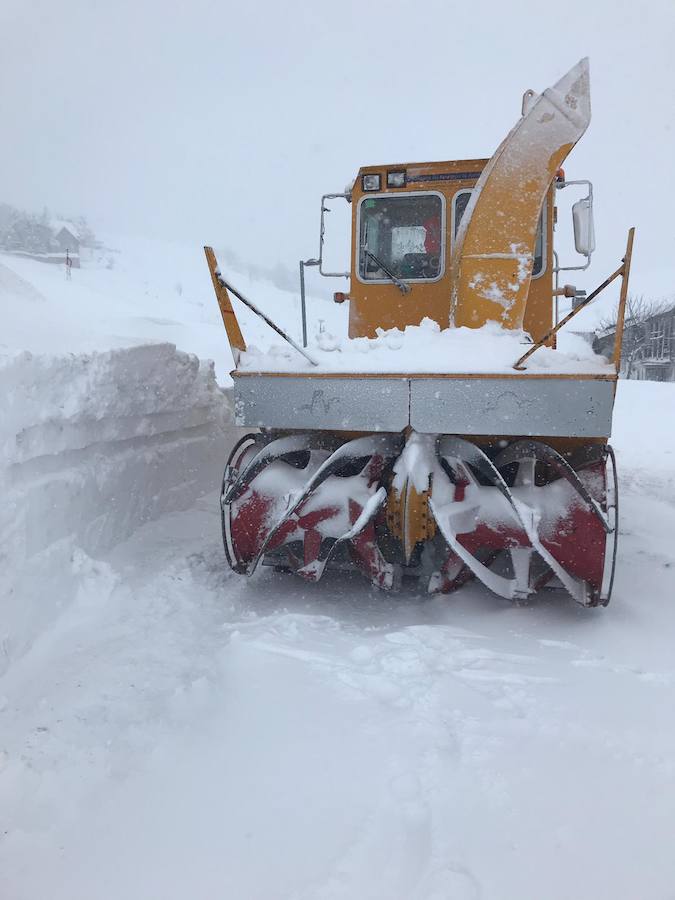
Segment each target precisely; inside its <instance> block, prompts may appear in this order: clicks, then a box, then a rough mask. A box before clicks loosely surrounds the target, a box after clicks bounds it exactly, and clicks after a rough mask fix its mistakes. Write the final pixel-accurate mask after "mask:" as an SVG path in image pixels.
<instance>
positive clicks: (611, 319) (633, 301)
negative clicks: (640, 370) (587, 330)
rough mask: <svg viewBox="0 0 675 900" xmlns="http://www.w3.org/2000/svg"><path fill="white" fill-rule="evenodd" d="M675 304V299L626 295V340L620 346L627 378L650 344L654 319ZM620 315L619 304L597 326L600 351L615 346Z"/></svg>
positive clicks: (597, 340) (622, 365)
mask: <svg viewBox="0 0 675 900" xmlns="http://www.w3.org/2000/svg"><path fill="white" fill-rule="evenodd" d="M674 308H675V299H672V298H671V299H670V300H653V299H649V298H646V297H645V296H644V295H642V294H641V295H640V296H636V295H635V294H629V295H628V297H627V298H626V314H625V319H624V332H623V343H622V346H621V369H622V371H623V372H624V374H625V377H626V378H631V377H632V375H633V371H634V368H635V363H636V362H637V360H639V359H640V357H641V356H642V355H643V354H644V351H645V350H646V348H647V347H648V344H649V341H650V336H651V329H652V322H653V320H654V319H657V318H658V317H659V316H661V315H664V314H665V313H668V312H671V311H672V310H673V309H674ZM618 318H619V304H618V302H617V303H616V304H615V305H614V308H613V309H612V310H611V311H610V312H609V313H608V314H607V315H606V316H605V317H604V318H603V319H601V320H600V322H599V324H598V327H597V329H596V335H597V337H596V342H595V344H596V347H597V349H599V351H600V352H606V351H607V350H608V349H611V350H613V348H614V342H615V338H616V326H617V322H618Z"/></svg>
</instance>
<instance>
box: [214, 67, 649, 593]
mask: <svg viewBox="0 0 675 900" xmlns="http://www.w3.org/2000/svg"><path fill="white" fill-rule="evenodd" d="M589 120H590V93H589V69H588V61H587V60H585V59H584V60H581V62H580V63H578V64H577V65H576V66H575V67H574V68H572V69H571V70H570V71H569V72H568V73H567V74H566V75H565V76H564V77H563V78H561V79H560V80H559V81H558V82H557V83H556V84H555V85H554V86H553V87H551V88H549V89H547V90H545V91H544V92H543V93H541V94H536V93H535V92H534V91H531V90H529V91H526V93H525V95H524V96H523V102H522V114H521V117H520V118H519V120H518V121H517V123H516V124H515V126H514V127H513V129H512V130H511V132H510V133H509V134H508V136H507V137H506V138H505V139H504V141H503V142H502V143H501V145H500V146H499V147H498V148H497V150H496V151H495V153H494V155H493V156H492V157H491V158H490V159H470V160H456V161H443V162H430V163H408V164H401V165H375V166H366V167H363V168H361V169H360V170H359V173H358V175H357V177H356V179H355V181H354V182H353V184H352V186H351V187H350V188H349V189H348V190H347V191H346V192H345V193H342V194H326V195H324V197H323V198H322V203H321V233H320V240H319V247H320V251H319V256H318V258H315V259H310V260H307V261H305V262H301V263H300V276H301V298H302V305H301V310H302V329H303V330H302V333H303V339H302V342H301V341H300V338H299V334H300V329H299V327H298V329H297V332H296V333H297V334H298V337H297V339H294V338H293V337H292V336H290V335H289V334H288V333H287V331H288V329H287V330H286V331H284V330H283V329H282V328H281V327H280V326H279V325H278V324H277V323H276V322H275V321H273V319H272V318H270V317H269V316H268V314H267V313H264V312H262V311H261V310H260V309H259V308H258V307H257V306H256V305H255V304H254V303H253V302H252V300H250V299H249V298H248V297H246V296H244V295H243V294H242V293H241V291H239V290H237V288H236V287H235V286H234V285H233V284H232V283H231V282H230V281H229V280H228V278H227V277H226V276H225V275H224V274H223V273H222V272H221V270H220V269H219V267H218V262H217V260H216V257H215V255H214V253H213V250H212V249H211V248H210V247H206V248H205V252H206V257H207V261H208V265H209V269H210V272H211V277H212V281H213V286H214V290H215V293H216V297H217V300H218V303H219V306H220V310H221V313H222V317H223V322H224V325H225V329H226V331H227V335H228V338H229V342H230V345H231V348H232V352H233V357H234V360H235V370H234V371H233V372H232V376H233V381H234V398H235V421H236V423H237V425H241V426H247V427H249V428H252V429H254V431H253V432H252V433H250V434H247V435H246V436H245V437H243V438H242V439H241V440H240V441H239V442H238V443H237V445H236V446H235V447H234V449H233V450H232V453H231V455H230V458H229V461H228V464H227V467H226V470H225V476H224V481H223V487H222V495H221V508H222V523H223V538H224V545H225V553H226V557H227V560H228V563H229V565H230V566H231V568H232V569H233V570H234V571H235V572H237V573H240V574H246V575H251V574H252V573H253V572H254V571H255V570H256V567H257V566H258V565H259V564H260V563H263V564H267V565H272V566H275V567H276V568H277V569H278V570H280V571H285V572H293V573H295V574H297V575H298V576H301V577H302V578H304V579H307V580H310V581H316V580H318V579H319V578H320V577H321V576H322V574H323V572H324V570H325V569H326V567H327V566H331V567H335V568H340V567H349V568H350V569H356V570H360V572H361V573H362V574H363V575H365V577H366V578H367V579H369V580H370V581H371V582H372V583H373V584H374V585H376V586H377V587H379V588H383V589H385V590H386V589H391V588H392V587H396V586H398V585H399V584H400V581H401V579H402V578H403V577H405V576H411V577H416V578H418V579H420V581H421V582H422V584H423V585H424V587H425V588H426V589H428V590H429V591H430V592H443V593H450V592H452V591H454V590H456V589H457V588H459V587H461V586H462V585H464V584H466V583H467V582H468V581H470V580H472V579H477V580H479V581H480V582H482V583H483V584H484V585H486V586H487V588H489V589H490V590H491V591H493V592H495V593H496V594H498V595H500V596H501V597H504V598H506V599H507V600H509V601H513V602H522V601H525V600H527V598H529V597H531V596H533V595H535V594H537V593H538V592H540V591H542V590H543V589H550V588H554V589H557V590H565V591H567V592H568V593H569V594H570V595H571V596H572V597H573V598H574V600H576V601H577V602H578V603H580V604H581V605H583V606H587V607H592V606H598V605H607V603H608V602H609V598H610V594H611V590H612V582H613V576H614V564H615V557H616V542H617V476H616V469H615V463H614V455H613V453H612V450H611V447H610V446H609V444H608V439H609V436H610V432H611V421H612V410H613V404H614V394H615V389H616V382H617V377H618V374H617V373H618V368H619V360H620V353H621V340H622V334H623V316H624V310H625V305H626V296H627V286H628V276H629V270H630V260H631V253H632V244H633V233H634V229H630V231H629V233H628V242H627V246H626V251H625V255H624V257H623V259H622V261H621V265H620V266H619V267H618V268H617V269H616V271H614V272H613V273H612V274H611V275H610V276H609V277H608V278H607V279H605V281H604V282H603V283H602V284H600V285H599V287H597V288H596V289H595V290H593V291H592V292H590V293H588V294H587V293H586V292H585V291H581V290H577V289H576V288H575V287H574V286H572V285H569V284H566V285H564V286H560V283H559V282H560V272H562V271H564V270H566V269H586V268H587V267H588V265H589V263H590V257H591V253H592V252H593V249H594V246H595V238H594V232H593V219H592V187H591V185H590V182H588V181H567V180H566V179H565V174H564V172H563V170H562V169H561V165H562V163H563V161H564V160H565V158H566V156H567V155H568V153H569V152H570V150H571V149H572V148H573V147H574V145H575V144H576V142H577V141H578V140H579V138H580V137H581V136H582V135H583V134H584V132H585V130H586V128H587V126H588V124H589ZM572 185H576V186H577V188H576V191H577V193H579V194H582V193H583V194H584V195H585V196H580V199H579V200H577V202H575V203H574V204H573V206H572V219H573V236H574V249H575V252H576V253H577V254H581V256H580V257H579V258H578V261H579V263H580V264H579V265H576V266H561V265H560V263H559V253H558V252H557V251H556V250H555V249H554V245H553V234H554V224H555V223H556V219H557V209H556V197H557V196H558V195H559V192H560V191H561V190H562V189H567V188H569V187H570V186H572ZM581 188H583V190H581ZM569 193H571V194H573V195H574V191H570V192H569ZM569 193H568V195H567V197H569ZM337 198H341V199H344V200H345V201H347V203H349V204H351V223H352V225H351V229H352V230H351V248H352V252H351V267H350V271H349V272H340V273H330V272H326V271H324V269H325V258H324V232H325V229H324V217H325V214H326V213H327V212H329V211H330V210H329V208H328V207H327V206H326V202H327V201H328V200H335V199H337ZM570 248H571V234H570ZM570 252H571V249H570ZM583 257H585V259H583ZM306 266H316V267H317V269H318V271H319V272H320V274H322V275H332V276H340V277H346V278H348V279H349V289H348V291H346V292H339V293H336V294H335V296H334V299H335V301H336V302H337V303H343V304H346V305H344V306H341V307H339V308H338V307H333V306H330V307H329V309H331V310H334V311H335V313H336V314H337V313H342V312H344V313H345V319H346V318H347V316H346V310H347V309H348V321H349V325H348V336H347V335H345V336H344V337H343V339H342V343H341V344H340V343H339V342H338V344H339V346H337V348H335V347H332V348H331V347H328V348H326V344H327V342H326V340H325V337H326V336H325V334H324V335H323V336H322V335H317V337H316V338H315V339H314V343H313V342H312V341H310V342H309V344H308V341H307V328H306V317H305V294H304V268H305V267H306ZM615 280H616V282H617V284H620V294H619V305H618V310H619V313H618V322H617V329H616V346H615V350H614V357H613V359H612V360H607V359H604V358H600V357H597V356H596V355H595V354H594V353H593V351H592V350H591V349H590V347H589V348H588V354H589V355H588V357H587V358H586V357H584V356H583V354H582V355H581V357H580V356H578V355H577V356H576V357H572V358H570V356H569V354H568V355H565V353H564V352H563V351H562V349H560V344H557V341H558V332H559V331H560V329H561V328H563V327H564V326H565V325H566V324H567V323H568V322H569V321H570V320H571V319H572V318H573V317H574V316H576V315H577V314H578V313H579V312H580V311H581V310H582V309H584V308H585V307H586V306H587V305H588V304H589V303H590V302H592V301H593V300H594V299H595V298H596V296H597V295H598V294H599V293H600V292H601V291H603V290H604V289H605V288H606V287H607V286H608V285H609V284H610V283H611V282H614V281H615ZM233 297H234V298H236V299H238V301H239V302H240V303H241V304H242V305H243V306H245V307H248V308H249V309H250V310H252V311H253V312H254V313H255V314H256V315H258V316H260V317H261V318H262V319H263V320H264V321H265V322H266V323H267V325H268V326H270V327H271V328H273V329H274V330H275V331H276V332H277V335H279V336H280V337H281V339H282V340H283V341H284V342H285V344H283V346H284V348H285V352H286V355H285V356H283V354H281V356H280V355H279V354H277V355H274V354H268V356H264V355H260V354H258V355H256V354H252V353H251V352H250V350H251V348H249V351H247V345H246V342H245V340H244V337H243V335H242V332H241V329H240V326H239V323H238V320H237V316H236V312H235V307H234V306H233V299H232V298H233ZM565 298H568V299H567V301H566V300H565ZM316 302H322V303H325V304H327V303H328V301H316ZM563 307H564V308H563ZM268 312H269V310H268ZM247 315H249V314H248V313H247ZM422 326H424V327H422ZM424 328H426V329H427V331H424ZM413 332H414V333H415V334H417V341H418V343H417V344H415V346H416V347H417V351H416V353H415V354H412V355H411V354H410V353H408V354H406V353H405V352H404V350H405V342H406V341H407V340H408V335H409V334H413ZM425 334H426V335H427V336H428V341H427V339H426V338H425V337H424V335H425ZM420 335H421V338H420ZM321 337H323V338H324V339H323V340H319V338H321ZM411 340H412V338H411ZM578 340H579V341H581V339H580V338H579V339H578ZM420 341H421V343H420ZM561 343H562V342H561ZM352 345H353V346H354V347H357V349H358V350H359V352H355V353H351V355H350V347H351V346H352ZM385 345H386V346H385ZM401 346H402V347H403V350H399V353H398V356H397V354H396V348H397V347H401ZM364 347H365V350H366V352H365V353H364V352H363V351H364ZM391 347H393V348H394V349H391ZM427 347H428V352H427V349H426V348H427ZM387 348H389V349H387ZM439 348H440V349H439ZM443 348H446V350H445V351H444V350H443ZM467 348H468V349H467ZM330 349H332V350H333V352H332V353H329V352H328V350H330ZM511 349H513V352H512V353H511V355H510V356H509V357H508V363H507V364H504V359H505V353H507V351H509V350H511ZM369 350H373V353H371V354H370V355H369ZM378 353H381V356H382V360H383V362H382V364H381V365H379V366H378V367H376V368H373V365H372V363H371V362H370V360H371V358H375V357H376V356H377V354H378ZM280 358H283V360H284V362H283V365H277V363H275V360H278V359H280ZM359 359H363V360H367V361H368V365H363V366H359V364H358V360H359ZM538 359H539V360H540V362H539V363H538V362H537V360H538ZM293 360H295V361H296V362H295V363H294V362H293ZM354 360H356V363H354ZM558 360H559V362H558ZM261 361H262V362H261Z"/></svg>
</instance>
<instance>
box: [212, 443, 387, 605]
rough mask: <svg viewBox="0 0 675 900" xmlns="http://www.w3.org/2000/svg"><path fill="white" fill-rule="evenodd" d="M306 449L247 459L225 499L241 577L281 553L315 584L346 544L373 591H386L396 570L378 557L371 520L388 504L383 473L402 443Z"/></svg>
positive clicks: (277, 446) (272, 448)
mask: <svg viewBox="0 0 675 900" xmlns="http://www.w3.org/2000/svg"><path fill="white" fill-rule="evenodd" d="M308 444H309V441H308V438H307V436H294V437H293V438H282V439H279V440H278V441H272V442H271V443H270V444H268V445H267V446H266V447H264V448H262V450H260V451H259V452H258V454H257V455H255V456H252V455H249V457H248V458H247V459H246V460H245V461H244V463H245V465H244V467H243V469H242V471H241V474H239V475H238V476H237V477H236V478H234V479H233V481H232V485H231V486H230V487H229V489H228V490H227V491H225V492H224V494H223V503H224V506H225V507H228V508H229V510H230V512H231V517H230V527H229V530H230V533H231V535H232V542H233V543H234V544H235V546H237V547H238V548H239V549H240V550H241V547H242V545H243V546H244V552H240V553H239V557H240V562H241V564H242V567H243V570H244V571H245V572H246V573H247V574H249V575H250V574H252V573H253V572H254V571H255V569H256V568H257V566H258V564H259V563H260V561H261V560H262V559H263V557H264V556H265V555H266V554H268V553H273V552H276V551H278V550H280V549H282V548H283V549H284V550H285V551H286V556H287V559H288V561H289V563H290V565H291V567H292V568H293V569H294V570H295V571H296V573H297V574H299V575H301V576H302V577H304V578H306V579H308V580H312V581H315V580H318V579H319V578H320V577H321V575H322V573H323V571H324V569H325V567H326V565H327V563H328V562H329V560H330V558H331V557H332V556H333V554H334V553H335V551H336V549H337V548H338V547H339V546H340V545H341V544H346V545H348V546H349V549H350V553H351V555H352V557H353V558H354V560H355V562H356V563H357V565H358V566H359V567H360V568H362V569H363V570H364V571H365V572H366V574H367V575H368V577H370V578H371V580H372V581H373V582H374V583H376V584H377V585H378V586H380V587H385V588H387V587H391V585H392V583H393V566H391V565H389V564H388V563H386V562H385V560H384V557H383V556H382V554H381V553H380V551H379V548H378V546H377V541H376V538H375V529H374V524H373V519H374V517H375V516H376V515H377V513H378V511H379V509H380V508H381V506H382V504H383V503H384V501H385V499H386V491H385V490H384V488H380V484H379V482H380V478H381V475H382V472H383V469H384V467H385V466H386V465H387V464H388V463H389V461H390V460H391V459H392V458H393V457H394V456H396V455H397V453H398V452H399V451H400V447H401V438H400V437H398V436H395V435H387V434H383V435H372V436H369V437H363V438H357V439H356V440H353V441H349V442H348V443H346V444H342V445H341V446H339V447H337V449H335V450H333V452H332V453H331V452H330V451H329V450H327V449H326V447H325V446H323V447H320V448H317V447H311V446H308ZM298 546H299V547H300V555H298V551H297V549H296V548H297V547H298Z"/></svg>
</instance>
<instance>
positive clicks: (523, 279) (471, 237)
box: [452, 59, 590, 328]
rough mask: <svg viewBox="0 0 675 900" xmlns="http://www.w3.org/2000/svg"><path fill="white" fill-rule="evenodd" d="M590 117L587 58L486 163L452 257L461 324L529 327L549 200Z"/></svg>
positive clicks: (539, 102)
mask: <svg viewBox="0 0 675 900" xmlns="http://www.w3.org/2000/svg"><path fill="white" fill-rule="evenodd" d="M589 121H590V98H589V82H588V60H585V59H584V60H581V62H580V63H578V64H577V65H576V66H575V67H574V68H573V69H571V70H570V71H569V72H568V73H567V74H566V75H565V76H564V77H563V78H561V79H560V81H558V82H557V84H555V85H554V87H552V88H549V89H548V90H546V91H544V93H543V94H541V95H540V96H539V97H537V98H535V99H533V100H532V101H531V104H530V108H529V110H527V112H526V114H525V115H524V116H523V117H522V118H521V119H520V120H519V122H518V123H517V124H516V126H515V127H514V128H513V130H512V131H511V133H510V134H509V135H508V136H507V137H506V139H505V140H504V141H503V142H502V144H501V145H500V147H499V148H498V149H497V151H496V152H495V154H494V156H493V157H492V159H491V160H490V161H489V162H488V164H487V165H486V166H485V168H484V169H483V172H482V174H481V176H480V178H479V179H478V182H477V184H476V190H475V192H474V195H473V197H472V198H471V201H470V203H469V206H468V208H467V211H466V213H465V214H464V218H463V219H462V225H461V227H460V232H459V235H458V242H457V247H456V249H455V253H454V255H453V272H452V278H453V294H452V303H453V318H454V323H455V325H457V326H460V325H467V326H469V327H474V328H478V327H480V326H481V325H484V324H485V323H486V322H488V321H498V322H500V323H502V324H503V325H504V326H505V327H507V328H522V327H523V325H524V321H525V309H526V303H527V297H528V292H529V289H530V281H531V276H532V264H533V257H534V245H535V236H536V229H537V222H538V219H539V215H540V213H541V209H542V205H543V203H544V199H545V197H546V193H547V191H548V190H549V188H550V185H551V183H552V181H553V178H554V177H555V174H556V172H557V170H558V168H559V167H560V165H561V163H562V162H563V160H564V159H565V157H566V156H567V154H568V153H569V151H570V150H571V149H572V147H573V146H574V144H575V143H576V142H577V140H578V139H579V138H580V137H581V135H582V134H583V133H584V131H585V130H586V128H587V126H588V123H589Z"/></svg>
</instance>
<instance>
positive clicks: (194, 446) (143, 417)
mask: <svg viewBox="0 0 675 900" xmlns="http://www.w3.org/2000/svg"><path fill="white" fill-rule="evenodd" d="M0 392H1V393H2V396H3V398H4V399H3V405H4V413H3V417H2V420H1V421H0V487H1V488H2V491H3V497H4V501H5V502H4V503H3V505H2V507H1V508H0V558H1V560H2V567H1V570H0V588H1V593H2V595H3V596H4V601H3V603H2V607H3V609H2V622H3V625H2V632H1V634H0V640H1V641H2V653H1V655H0V671H2V669H4V668H5V667H6V666H7V664H8V663H9V662H10V661H11V660H12V659H13V658H14V657H15V656H16V655H17V654H19V653H21V652H22V650H23V649H25V647H26V646H27V645H28V644H29V643H30V642H31V640H32V639H33V638H34V637H35V635H36V634H37V633H38V632H40V631H42V630H43V629H45V628H46V627H47V626H48V625H49V623H50V622H51V621H52V620H53V617H54V615H55V614H56V613H57V612H58V610H59V608H60V607H61V606H63V604H64V602H65V601H66V599H67V598H68V597H69V596H72V593H73V591H74V590H75V589H76V587H77V580H78V575H79V574H80V573H81V570H82V559H83V554H84V555H85V556H89V555H92V556H96V555H97V554H100V553H102V552H104V551H106V550H108V549H110V548H111V547H113V546H114V545H115V544H117V543H119V542H120V541H122V540H125V539H127V538H128V537H129V536H130V535H131V534H132V533H133V531H134V530H135V529H136V528H138V527H139V526H140V525H142V524H143V523H144V522H147V521H148V520H151V519H155V518H157V517H159V516H161V515H163V514H165V513H167V512H173V511H175V510H181V509H185V508H187V507H189V506H190V505H192V504H193V503H194V502H195V500H196V499H197V498H198V497H200V496H201V495H202V494H204V493H205V492H206V491H210V490H213V488H214V486H215V485H216V484H217V483H218V479H219V477H220V471H221V470H222V466H223V458H224V454H225V450H226V448H225V425H226V423H227V422H228V421H229V420H231V413H230V405H229V401H228V399H227V397H226V394H225V393H224V392H223V391H222V390H221V389H220V388H219V387H218V385H217V383H216V380H215V374H214V369H213V364H212V363H203V362H201V363H200V361H199V360H198V359H197V357H196V356H193V355H189V354H186V353H181V352H179V351H177V350H176V348H175V347H174V346H173V345H171V344H156V345H151V346H138V347H132V348H130V349H117V350H112V351H109V352H105V353H91V354H78V355H75V354H73V355H69V356H65V357H62V356H43V355H33V354H31V353H29V352H23V353H17V354H15V355H10V356H5V357H4V358H1V359H0ZM45 575H47V576H48V577H49V579H50V581H49V583H50V585H51V589H50V590H49V591H48V592H45V590H44V582H42V587H40V588H38V584H40V578H41V577H42V578H44V576H45Z"/></svg>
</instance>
